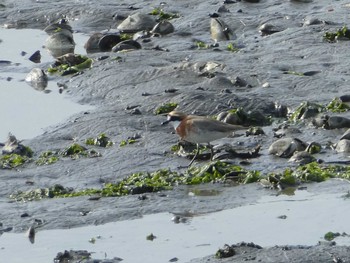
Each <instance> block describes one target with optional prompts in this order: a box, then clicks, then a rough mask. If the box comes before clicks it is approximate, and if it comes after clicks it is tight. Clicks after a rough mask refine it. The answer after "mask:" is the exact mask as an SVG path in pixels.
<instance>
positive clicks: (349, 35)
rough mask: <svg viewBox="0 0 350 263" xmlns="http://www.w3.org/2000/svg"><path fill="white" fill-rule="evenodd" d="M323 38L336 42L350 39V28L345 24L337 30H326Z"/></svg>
mask: <svg viewBox="0 0 350 263" xmlns="http://www.w3.org/2000/svg"><path fill="white" fill-rule="evenodd" d="M323 38H324V39H325V40H327V41H328V42H335V41H337V40H343V39H344V40H350V30H349V29H348V28H347V27H346V26H343V27H342V28H340V29H338V30H337V31H335V32H328V31H327V32H326V33H325V34H324V35H323Z"/></svg>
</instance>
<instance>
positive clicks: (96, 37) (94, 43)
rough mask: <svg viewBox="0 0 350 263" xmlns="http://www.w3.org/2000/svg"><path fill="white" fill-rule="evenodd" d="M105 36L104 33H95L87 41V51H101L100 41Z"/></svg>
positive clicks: (85, 46)
mask: <svg viewBox="0 0 350 263" xmlns="http://www.w3.org/2000/svg"><path fill="white" fill-rule="evenodd" d="M102 37H103V34H102V33H94V34H93V35H91V36H90V38H89V39H88V41H87V42H86V43H85V45H84V48H85V49H86V53H95V52H99V51H100V47H99V41H100V39H101V38H102Z"/></svg>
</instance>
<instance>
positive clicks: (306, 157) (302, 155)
mask: <svg viewBox="0 0 350 263" xmlns="http://www.w3.org/2000/svg"><path fill="white" fill-rule="evenodd" d="M314 161H316V158H315V157H313V156H312V155H311V153H309V152H294V153H293V155H292V157H290V159H289V160H288V162H295V163H299V164H302V165H303V164H308V163H312V162H314Z"/></svg>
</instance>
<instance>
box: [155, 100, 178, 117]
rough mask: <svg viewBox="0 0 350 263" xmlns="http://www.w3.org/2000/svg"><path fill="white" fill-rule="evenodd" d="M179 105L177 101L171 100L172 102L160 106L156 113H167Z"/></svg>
mask: <svg viewBox="0 0 350 263" xmlns="http://www.w3.org/2000/svg"><path fill="white" fill-rule="evenodd" d="M177 106H178V104H177V103H174V102H170V103H165V104H163V105H162V106H160V107H158V108H157V109H156V110H155V111H154V113H155V114H156V115H159V114H165V113H169V112H171V111H173V110H175V108H176V107H177Z"/></svg>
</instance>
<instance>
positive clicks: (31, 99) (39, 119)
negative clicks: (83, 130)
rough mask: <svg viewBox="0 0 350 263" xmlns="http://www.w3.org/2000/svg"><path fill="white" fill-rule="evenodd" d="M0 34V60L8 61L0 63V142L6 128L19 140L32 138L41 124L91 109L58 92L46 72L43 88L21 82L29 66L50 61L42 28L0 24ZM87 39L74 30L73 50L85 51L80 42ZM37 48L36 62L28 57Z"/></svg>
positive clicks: (41, 127)
mask: <svg viewBox="0 0 350 263" xmlns="http://www.w3.org/2000/svg"><path fill="white" fill-rule="evenodd" d="M0 36H1V37H0V39H1V41H2V42H0V50H1V53H0V60H3V61H11V62H12V63H11V64H7V63H1V64H0V112H1V114H0V142H4V141H6V140H7V135H8V133H9V132H11V133H13V134H14V135H15V136H16V137H17V138H18V139H20V140H22V139H29V138H32V137H34V136H36V135H39V134H41V133H42V132H43V128H45V127H48V126H50V125H54V124H56V123H59V122H62V121H64V120H65V119H67V118H68V117H69V116H71V115H72V114H74V113H78V112H81V111H84V110H88V109H91V107H90V106H86V105H79V104H77V103H74V102H73V101H72V100H70V99H69V98H67V97H66V95H65V94H60V93H59V88H58V87H57V84H56V82H57V81H55V80H53V79H52V77H50V76H49V83H48V87H47V88H46V89H45V91H39V90H35V89H34V88H33V87H31V86H30V85H29V84H27V83H26V82H24V79H25V77H26V75H27V74H28V73H29V72H30V70H31V69H32V68H34V67H39V68H41V69H45V68H47V67H48V65H49V64H50V63H52V62H53V61H54V58H53V57H52V56H51V55H50V54H49V53H48V51H47V50H46V49H45V48H44V47H43V45H44V44H45V40H46V38H47V37H48V35H47V34H46V33H45V32H44V31H41V30H34V29H23V30H16V29H4V28H0ZM87 39H88V36H85V35H83V34H74V40H75V42H76V48H75V53H79V54H86V52H85V49H84V47H83V46H84V44H85V42H86V41H87ZM23 40H25V42H24V41H23ZM37 50H39V51H40V53H41V63H40V64H35V63H33V62H31V61H30V60H29V57H30V56H31V55H32V54H33V53H34V52H35V51H37ZM23 52H25V53H23ZM22 53H23V54H22Z"/></svg>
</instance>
